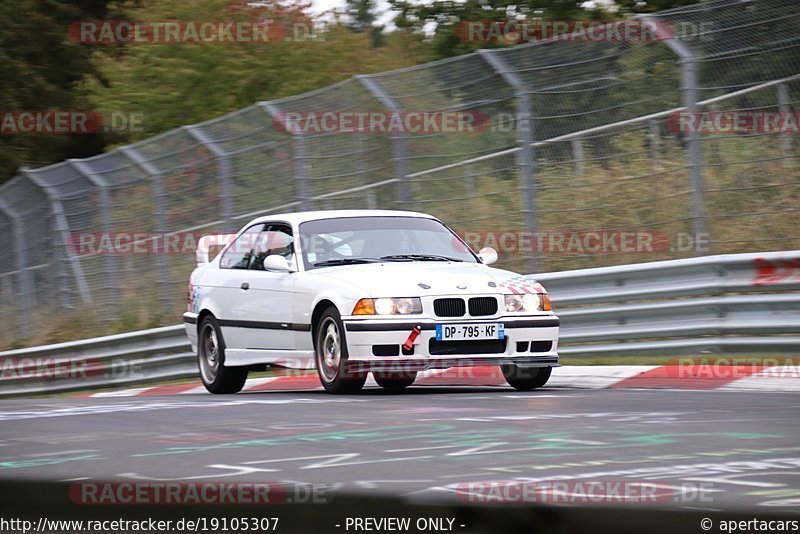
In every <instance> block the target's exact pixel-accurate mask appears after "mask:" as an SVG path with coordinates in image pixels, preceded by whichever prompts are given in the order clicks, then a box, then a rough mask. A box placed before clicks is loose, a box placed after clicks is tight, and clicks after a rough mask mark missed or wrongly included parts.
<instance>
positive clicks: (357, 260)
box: [314, 258, 381, 267]
mask: <svg viewBox="0 0 800 534" xmlns="http://www.w3.org/2000/svg"><path fill="white" fill-rule="evenodd" d="M378 261H381V260H379V259H377V258H334V259H331V260H325V261H318V262H317V263H315V264H314V267H326V266H328V265H348V264H354V263H375V262H378Z"/></svg>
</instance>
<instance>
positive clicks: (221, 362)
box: [197, 315, 247, 393]
mask: <svg viewBox="0 0 800 534" xmlns="http://www.w3.org/2000/svg"><path fill="white" fill-rule="evenodd" d="M197 333H198V339H197V364H198V366H199V367H200V378H201V379H202V380H203V385H204V386H205V387H206V389H207V390H208V391H210V392H211V393H238V392H239V391H241V390H242V388H243V387H244V383H245V381H246V380H247V369H246V368H244V367H226V366H225V340H224V339H223V338H222V330H220V327H219V323H218V322H217V320H216V319H215V318H214V317H212V316H210V315H209V316H207V317H205V318H203V320H202V321H201V322H200V328H198V331H197Z"/></svg>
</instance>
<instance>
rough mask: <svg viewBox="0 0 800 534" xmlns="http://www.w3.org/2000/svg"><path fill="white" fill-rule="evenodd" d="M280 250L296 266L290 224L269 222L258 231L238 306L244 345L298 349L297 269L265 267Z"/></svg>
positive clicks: (270, 349)
mask: <svg viewBox="0 0 800 534" xmlns="http://www.w3.org/2000/svg"><path fill="white" fill-rule="evenodd" d="M273 254H277V255H279V256H283V257H284V258H286V260H287V262H289V264H290V265H293V266H294V270H295V271H296V270H297V267H296V264H295V257H294V239H293V236H292V230H291V227H290V226H289V225H287V224H283V223H267V224H266V225H265V228H264V229H263V230H262V232H261V233H260V234H259V236H258V239H257V242H256V246H255V249H254V254H253V255H252V258H251V260H250V265H249V269H248V270H247V273H246V277H245V279H244V280H243V281H244V283H245V285H246V286H247V289H245V290H243V291H242V294H241V296H240V302H239V304H238V305H237V306H236V310H237V313H238V317H237V319H238V320H239V324H241V325H242V327H243V328H242V348H244V349H256V350H269V351H292V350H294V349H295V342H294V325H293V323H292V294H293V290H294V284H295V277H296V276H297V273H287V272H275V271H267V270H265V269H264V258H266V257H267V256H270V255H273Z"/></svg>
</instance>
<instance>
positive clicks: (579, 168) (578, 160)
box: [571, 137, 583, 176]
mask: <svg viewBox="0 0 800 534" xmlns="http://www.w3.org/2000/svg"><path fill="white" fill-rule="evenodd" d="M571 144H572V159H573V161H574V164H575V173H576V174H577V175H578V176H583V142H582V141H581V139H580V138H579V137H576V138H574V139H573V140H572V142H571Z"/></svg>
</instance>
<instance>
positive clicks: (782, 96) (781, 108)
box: [778, 83, 792, 167]
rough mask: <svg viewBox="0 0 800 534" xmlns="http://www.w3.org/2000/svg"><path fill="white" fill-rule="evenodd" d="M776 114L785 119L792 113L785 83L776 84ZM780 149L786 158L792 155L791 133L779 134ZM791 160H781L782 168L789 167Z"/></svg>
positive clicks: (788, 158) (789, 158)
mask: <svg viewBox="0 0 800 534" xmlns="http://www.w3.org/2000/svg"><path fill="white" fill-rule="evenodd" d="M778 112H779V113H780V114H781V116H783V117H785V116H786V115H787V114H789V113H791V112H792V109H791V105H790V100H789V87H788V86H787V85H786V84H785V83H781V84H778ZM781 148H782V149H783V152H784V154H785V155H786V156H791V154H792V132H789V131H786V132H781ZM791 163H792V158H791V157H787V158H786V159H784V160H783V166H784V167H789V166H791Z"/></svg>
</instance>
